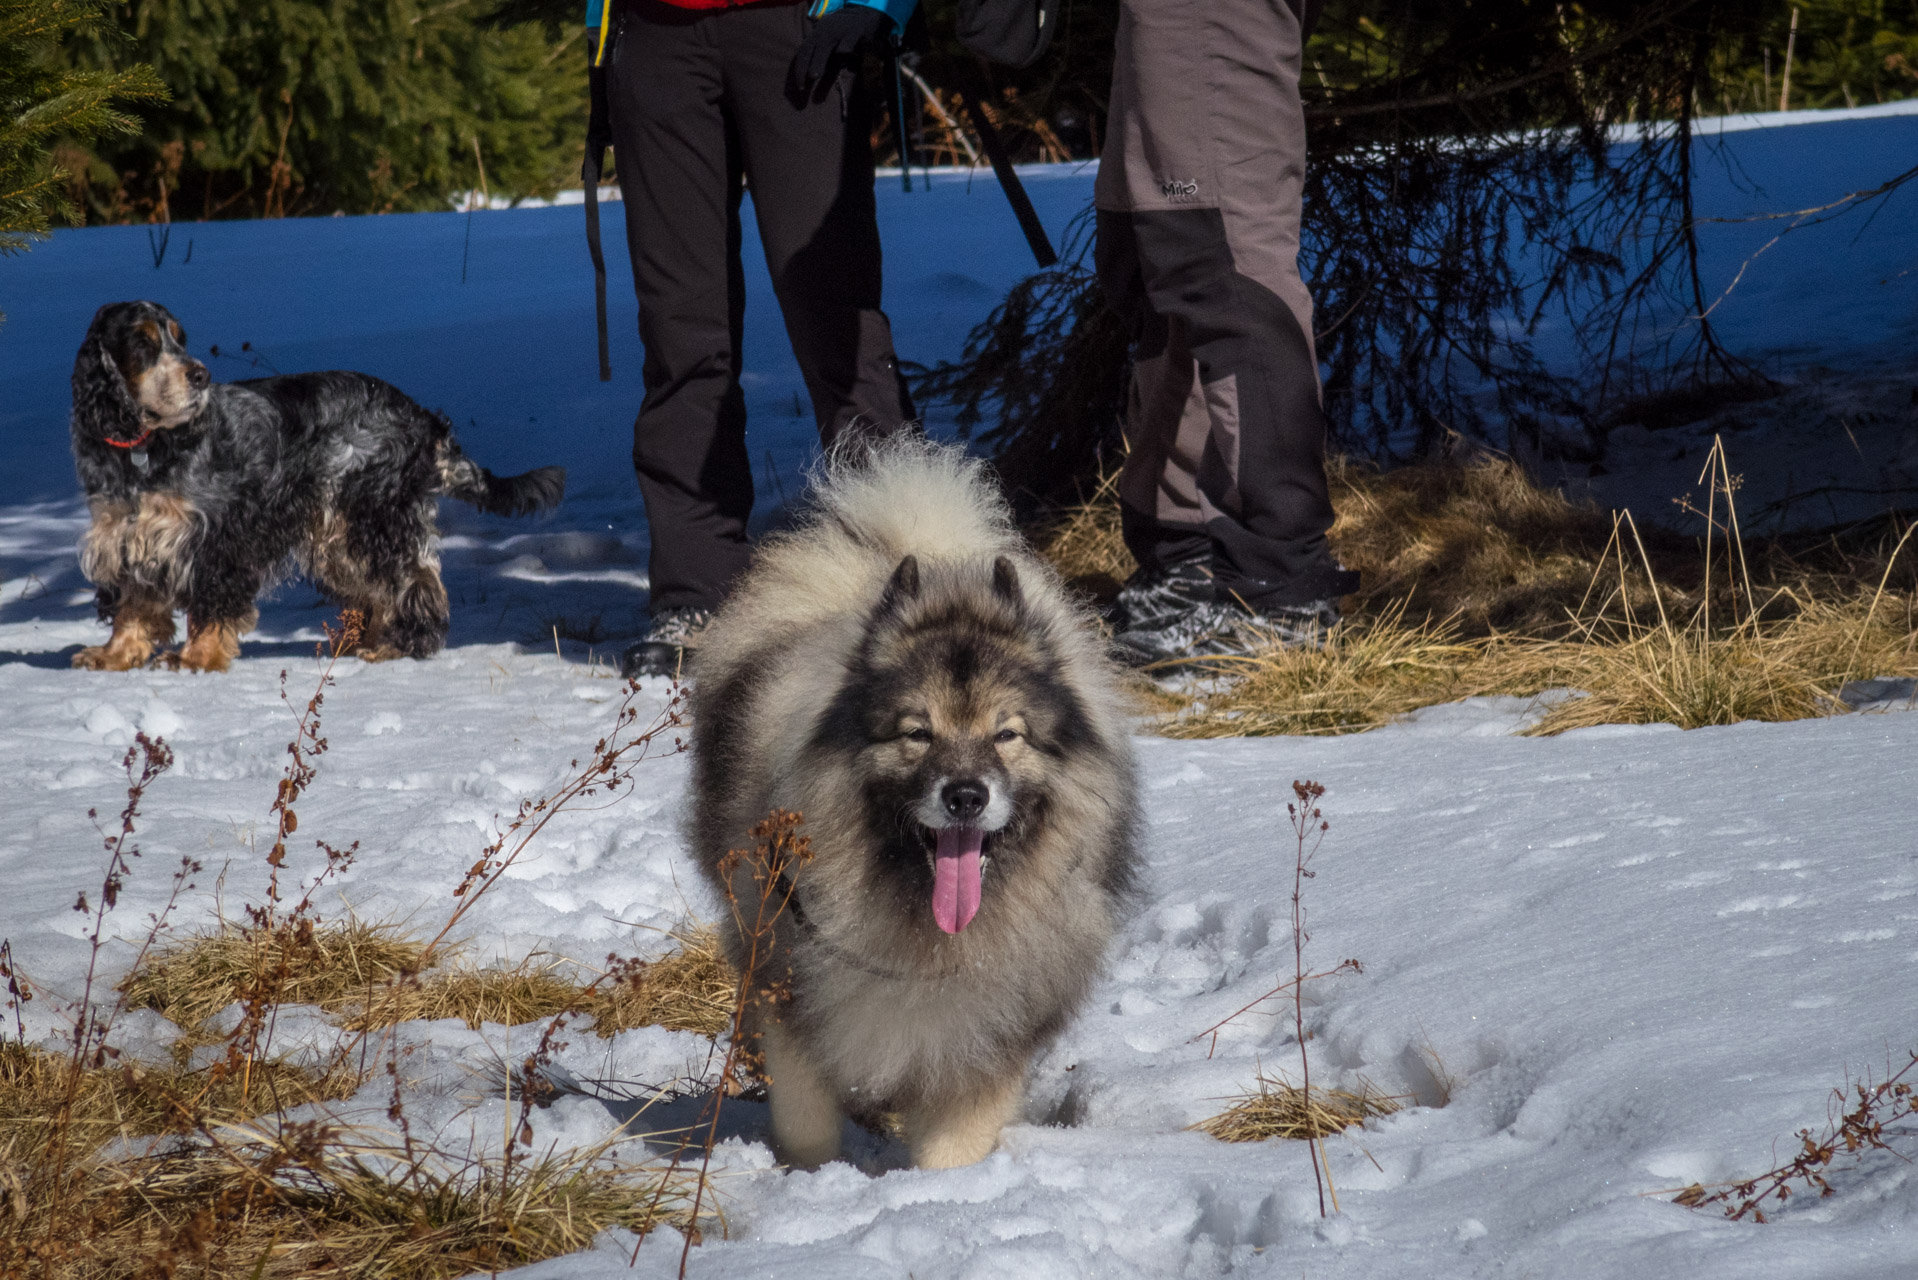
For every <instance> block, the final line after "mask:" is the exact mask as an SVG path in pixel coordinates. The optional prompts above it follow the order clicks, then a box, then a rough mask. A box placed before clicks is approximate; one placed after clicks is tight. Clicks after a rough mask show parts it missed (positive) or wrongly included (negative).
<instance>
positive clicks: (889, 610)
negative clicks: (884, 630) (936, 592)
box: [873, 556, 919, 622]
mask: <svg viewBox="0 0 1918 1280" xmlns="http://www.w3.org/2000/svg"><path fill="white" fill-rule="evenodd" d="M918 598H919V557H918V556H907V557H906V558H905V559H904V560H901V561H900V562H899V567H898V568H897V569H894V570H893V571H892V580H891V581H890V582H888V583H886V589H885V591H883V592H882V593H880V596H879V608H878V609H876V610H874V612H873V621H874V622H878V621H879V620H880V619H882V618H889V617H891V616H892V615H893V614H895V613H898V612H899V611H900V610H901V609H904V608H905V607H906V606H907V605H909V604H911V603H912V602H913V601H914V600H917V599H918Z"/></svg>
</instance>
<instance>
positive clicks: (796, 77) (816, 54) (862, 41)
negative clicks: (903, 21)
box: [787, 4, 893, 101]
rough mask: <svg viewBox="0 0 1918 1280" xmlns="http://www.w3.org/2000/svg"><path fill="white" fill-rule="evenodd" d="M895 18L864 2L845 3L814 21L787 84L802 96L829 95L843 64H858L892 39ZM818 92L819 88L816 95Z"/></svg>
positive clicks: (816, 98)
mask: <svg viewBox="0 0 1918 1280" xmlns="http://www.w3.org/2000/svg"><path fill="white" fill-rule="evenodd" d="M892 34H893V31H892V19H891V18H889V17H887V16H886V15H885V14H884V13H882V12H881V11H879V10H878V9H874V8H871V7H869V6H867V5H863V4H849V5H843V6H841V7H840V8H837V9H834V10H833V11H832V12H831V13H829V14H827V15H826V16H825V17H823V18H821V19H819V21H817V22H815V23H813V24H812V31H811V32H810V33H809V34H808V35H807V36H806V39H805V41H804V42H803V43H802V44H800V46H799V52H798V53H795V54H794V55H793V61H792V67H791V69H790V70H789V71H788V73H787V83H788V84H790V85H791V86H792V89H793V91H794V92H795V93H796V94H798V95H799V96H800V97H801V98H813V99H814V100H815V101H817V100H819V99H823V98H824V97H825V96H826V86H827V85H829V84H831V83H832V79H833V77H834V76H835V75H837V74H838V73H839V70H840V68H841V67H845V66H853V65H857V63H858V62H859V60H860V59H861V58H863V57H864V56H865V55H866V54H867V53H870V52H871V51H872V50H874V49H877V48H881V47H883V46H884V45H885V44H886V42H887V41H889V40H890V39H891V38H892ZM815 91H817V93H816V95H815Z"/></svg>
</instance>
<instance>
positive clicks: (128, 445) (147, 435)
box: [100, 427, 153, 449]
mask: <svg viewBox="0 0 1918 1280" xmlns="http://www.w3.org/2000/svg"><path fill="white" fill-rule="evenodd" d="M100 438H101V439H102V440H105V441H106V442H107V443H108V444H110V445H112V446H113V447H114V448H116V449H138V448H139V447H140V446H141V445H143V444H145V443H146V442H147V441H149V440H151V439H153V428H152V427H148V428H147V429H146V430H145V431H142V432H141V433H140V438H139V439H138V440H115V439H113V438H112V437H111V436H102V437H100Z"/></svg>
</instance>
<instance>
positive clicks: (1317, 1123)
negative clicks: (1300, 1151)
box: [1192, 1073, 1400, 1142]
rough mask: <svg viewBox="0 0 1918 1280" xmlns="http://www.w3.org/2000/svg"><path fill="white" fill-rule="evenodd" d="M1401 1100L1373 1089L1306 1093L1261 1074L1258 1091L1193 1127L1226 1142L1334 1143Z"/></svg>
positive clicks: (1392, 1109) (1390, 1110)
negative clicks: (1328, 1140) (1288, 1140)
mask: <svg viewBox="0 0 1918 1280" xmlns="http://www.w3.org/2000/svg"><path fill="white" fill-rule="evenodd" d="M1399 1108H1400V1100H1399V1099H1397V1098H1393V1097H1388V1096H1387V1095H1385V1094H1382V1093H1378V1092H1376V1091H1375V1090H1373V1089H1372V1088H1371V1087H1369V1086H1363V1085H1362V1086H1361V1087H1360V1089H1359V1092H1357V1093H1351V1092H1348V1091H1346V1090H1344V1089H1314V1090H1312V1091H1311V1093H1310V1094H1309V1095H1308V1094H1307V1093H1306V1091H1305V1090H1303V1089H1300V1088H1298V1087H1297V1086H1295V1085H1292V1084H1288V1083H1287V1082H1286V1081H1284V1080H1275V1079H1273V1078H1272V1077H1270V1076H1267V1075H1265V1074H1264V1073H1261V1074H1260V1075H1259V1087H1258V1089H1257V1090H1256V1091H1255V1092H1252V1093H1248V1094H1246V1095H1245V1096H1244V1097H1242V1098H1240V1099H1239V1100H1238V1101H1236V1102H1234V1103H1233V1104H1232V1105H1231V1106H1230V1107H1227V1108H1226V1109H1225V1110H1224V1111H1222V1112H1220V1113H1219V1114H1218V1115H1216V1116H1213V1117H1212V1118H1211V1119H1209V1120H1201V1121H1200V1122H1199V1123H1198V1124H1195V1125H1193V1126H1192V1127H1193V1128H1194V1129H1197V1130H1199V1131H1200V1132H1201V1133H1209V1134H1211V1135H1212V1136H1213V1137H1215V1138H1217V1139H1219V1140H1220V1141H1221V1142H1264V1141H1265V1140H1266V1139H1267V1138H1295V1139H1304V1138H1329V1137H1331V1136H1332V1135H1334V1134H1337V1133H1343V1132H1344V1131H1345V1130H1346V1129H1347V1128H1348V1127H1350V1126H1351V1125H1355V1124H1364V1123H1365V1122H1366V1121H1367V1120H1372V1119H1375V1118H1377V1117H1379V1116H1389V1115H1391V1114H1392V1113H1393V1112H1394V1111H1397V1110H1399Z"/></svg>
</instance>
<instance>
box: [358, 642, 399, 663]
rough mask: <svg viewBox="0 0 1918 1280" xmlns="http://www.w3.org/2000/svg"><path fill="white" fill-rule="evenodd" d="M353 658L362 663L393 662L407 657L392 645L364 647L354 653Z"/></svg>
mask: <svg viewBox="0 0 1918 1280" xmlns="http://www.w3.org/2000/svg"><path fill="white" fill-rule="evenodd" d="M353 656H354V657H356V658H358V659H359V660H360V661H361V662H391V661H393V659H395V658H404V657H405V656H406V655H405V654H403V653H401V652H400V651H399V650H398V649H395V648H394V647H393V646H392V645H390V644H371V645H362V646H360V647H359V648H358V649H355V650H354V651H353Z"/></svg>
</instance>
